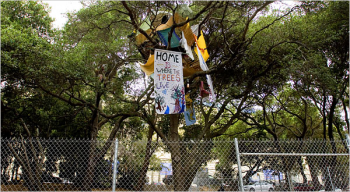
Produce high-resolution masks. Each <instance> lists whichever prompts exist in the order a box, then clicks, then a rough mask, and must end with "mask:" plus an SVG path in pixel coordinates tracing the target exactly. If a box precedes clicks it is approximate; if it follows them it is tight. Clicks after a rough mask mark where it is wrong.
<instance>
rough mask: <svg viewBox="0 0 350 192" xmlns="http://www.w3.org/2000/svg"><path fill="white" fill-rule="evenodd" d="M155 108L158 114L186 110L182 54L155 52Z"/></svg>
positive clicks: (166, 51) (163, 51) (159, 50)
mask: <svg viewBox="0 0 350 192" xmlns="http://www.w3.org/2000/svg"><path fill="white" fill-rule="evenodd" d="M154 92H155V108H156V112H157V113H158V114H177V113H183V112H184V111H185V109H186V102H185V86H184V81H183V69H182V57H181V52H174V51H168V50H161V49H156V50H155V52H154Z"/></svg>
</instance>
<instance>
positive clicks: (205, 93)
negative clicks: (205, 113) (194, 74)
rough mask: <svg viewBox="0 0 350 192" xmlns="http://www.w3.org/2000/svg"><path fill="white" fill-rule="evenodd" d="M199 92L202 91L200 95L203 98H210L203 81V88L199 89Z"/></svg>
mask: <svg viewBox="0 0 350 192" xmlns="http://www.w3.org/2000/svg"><path fill="white" fill-rule="evenodd" d="M199 91H200V93H199V94H200V96H201V97H202V98H204V97H208V96H209V91H207V90H205V89H204V84H203V81H201V86H200V87H199Z"/></svg>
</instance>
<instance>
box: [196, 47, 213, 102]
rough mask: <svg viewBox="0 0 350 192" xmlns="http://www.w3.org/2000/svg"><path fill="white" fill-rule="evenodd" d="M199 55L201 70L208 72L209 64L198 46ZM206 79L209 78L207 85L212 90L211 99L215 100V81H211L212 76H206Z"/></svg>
mask: <svg viewBox="0 0 350 192" xmlns="http://www.w3.org/2000/svg"><path fill="white" fill-rule="evenodd" d="M197 54H198V57H199V65H200V67H201V69H202V70H203V71H208V70H209V68H208V66H207V64H206V63H205V61H204V58H203V56H202V54H201V52H200V51H199V49H198V45H197ZM206 77H207V83H208V85H209V89H210V95H211V99H212V100H215V94H214V87H213V81H212V80H211V76H210V75H206Z"/></svg>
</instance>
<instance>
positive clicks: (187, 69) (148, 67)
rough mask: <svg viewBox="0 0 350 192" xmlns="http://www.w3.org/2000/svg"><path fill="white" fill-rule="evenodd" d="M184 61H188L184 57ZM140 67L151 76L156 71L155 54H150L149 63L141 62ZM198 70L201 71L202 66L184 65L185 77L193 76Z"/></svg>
mask: <svg viewBox="0 0 350 192" xmlns="http://www.w3.org/2000/svg"><path fill="white" fill-rule="evenodd" d="M182 61H183V62H186V61H185V60H184V59H183V60H182ZM197 62H198V61H197ZM184 65H185V63H184ZM140 67H141V69H142V71H143V72H145V73H146V75H147V76H150V75H151V74H152V73H154V55H150V56H149V58H148V60H147V63H146V64H140ZM198 71H201V70H200V68H198V67H187V66H184V68H183V74H184V77H188V76H191V75H193V74H194V73H196V72H198Z"/></svg>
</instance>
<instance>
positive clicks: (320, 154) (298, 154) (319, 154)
mask: <svg viewBox="0 0 350 192" xmlns="http://www.w3.org/2000/svg"><path fill="white" fill-rule="evenodd" d="M240 155H242V156H348V155H349V153H240Z"/></svg>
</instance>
